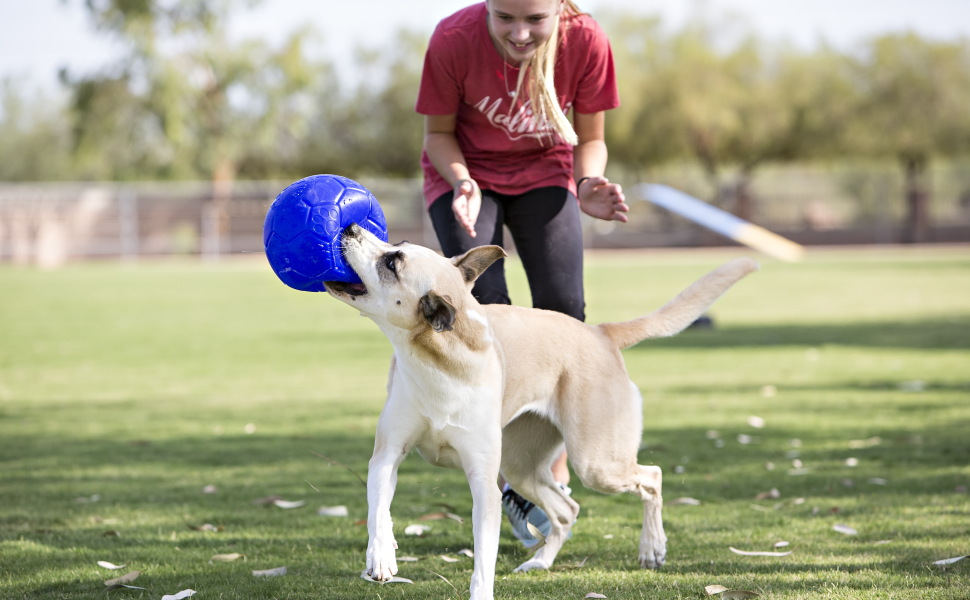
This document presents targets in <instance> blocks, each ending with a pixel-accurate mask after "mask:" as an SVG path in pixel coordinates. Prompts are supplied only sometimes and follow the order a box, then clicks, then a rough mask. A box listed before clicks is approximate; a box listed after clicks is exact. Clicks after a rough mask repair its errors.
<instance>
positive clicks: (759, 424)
mask: <svg viewBox="0 0 970 600" xmlns="http://www.w3.org/2000/svg"><path fill="white" fill-rule="evenodd" d="M748 425H750V426H752V427H754V428H755V429H761V428H763V427H764V426H765V420H764V419H762V418H761V417H756V416H754V415H751V416H750V417H748Z"/></svg>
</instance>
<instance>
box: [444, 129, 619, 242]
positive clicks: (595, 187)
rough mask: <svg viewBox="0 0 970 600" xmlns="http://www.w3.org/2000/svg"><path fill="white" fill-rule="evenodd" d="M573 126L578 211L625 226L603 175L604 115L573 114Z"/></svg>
mask: <svg viewBox="0 0 970 600" xmlns="http://www.w3.org/2000/svg"><path fill="white" fill-rule="evenodd" d="M573 126H574V127H575V129H576V135H577V137H579V144H577V145H576V147H575V148H573V177H575V178H576V181H577V182H578V183H579V185H578V187H577V189H576V196H577V197H578V198H579V208H580V209H582V211H583V212H584V213H586V214H587V215H589V216H591V217H596V218H598V219H603V220H606V221H622V222H624V223H626V221H627V218H626V215H625V214H623V213H625V212H627V211H629V210H630V207H629V206H627V205H626V197H625V196H624V195H623V189H622V188H621V187H620V185H619V184H616V183H610V181H609V179H607V178H606V177H604V176H603V173H604V172H605V171H606V157H607V150H606V135H605V129H606V114H605V112H604V111H600V112H597V113H589V114H584V113H578V112H574V113H573ZM435 166H437V165H435Z"/></svg>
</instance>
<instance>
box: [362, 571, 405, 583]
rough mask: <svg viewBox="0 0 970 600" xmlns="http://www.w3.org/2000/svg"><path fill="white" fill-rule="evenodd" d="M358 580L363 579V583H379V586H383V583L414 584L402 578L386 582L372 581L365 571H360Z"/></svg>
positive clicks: (394, 578) (393, 578)
mask: <svg viewBox="0 0 970 600" xmlns="http://www.w3.org/2000/svg"><path fill="white" fill-rule="evenodd" d="M360 578H361V579H363V580H364V581H370V582H373V583H379V584H381V585H384V584H385V583H414V582H413V581H411V580H410V579H406V578H404V577H391V578H390V579H389V580H387V581H378V580H376V579H372V578H371V576H370V575H368V574H367V571H361V573H360Z"/></svg>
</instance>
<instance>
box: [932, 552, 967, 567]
mask: <svg viewBox="0 0 970 600" xmlns="http://www.w3.org/2000/svg"><path fill="white" fill-rule="evenodd" d="M967 556H970V555H965V556H957V557H956V558H944V559H943V560H937V561H934V562H933V564H934V565H939V566H941V567H943V566H946V565H952V564H953V563H955V562H959V561H961V560H963V559H964V558H966V557H967Z"/></svg>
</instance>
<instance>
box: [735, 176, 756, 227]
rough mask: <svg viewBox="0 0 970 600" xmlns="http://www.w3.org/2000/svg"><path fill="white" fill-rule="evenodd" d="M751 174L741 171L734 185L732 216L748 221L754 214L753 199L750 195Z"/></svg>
mask: <svg viewBox="0 0 970 600" xmlns="http://www.w3.org/2000/svg"><path fill="white" fill-rule="evenodd" d="M750 186H751V176H750V175H749V174H747V173H741V175H740V176H738V179H737V182H735V185H734V216H736V217H738V218H739V219H744V220H745V221H750V220H751V217H753V216H754V199H753V198H752V197H751V191H750Z"/></svg>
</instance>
